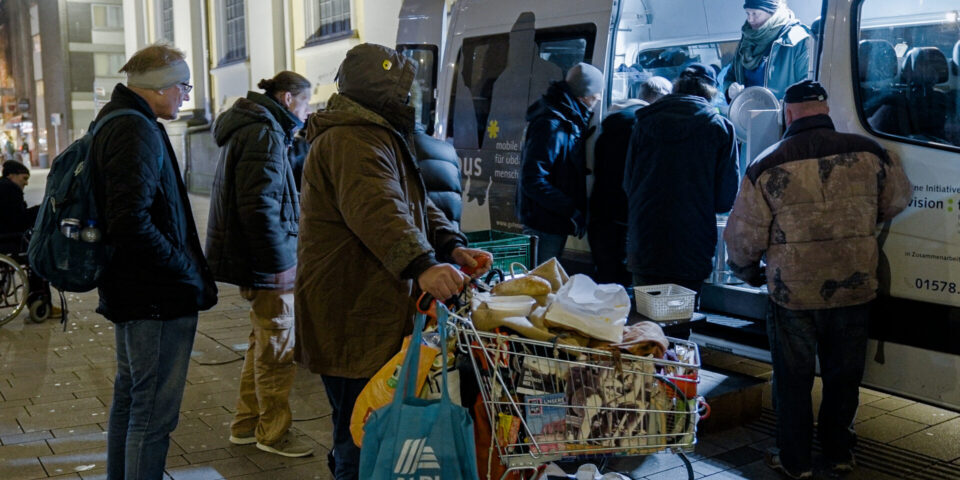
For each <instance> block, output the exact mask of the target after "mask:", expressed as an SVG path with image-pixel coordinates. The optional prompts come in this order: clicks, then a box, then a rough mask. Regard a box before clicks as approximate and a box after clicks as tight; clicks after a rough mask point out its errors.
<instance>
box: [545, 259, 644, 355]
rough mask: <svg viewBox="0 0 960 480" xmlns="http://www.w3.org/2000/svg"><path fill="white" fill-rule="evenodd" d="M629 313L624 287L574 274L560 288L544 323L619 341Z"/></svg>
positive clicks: (608, 340)
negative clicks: (599, 283) (600, 282)
mask: <svg viewBox="0 0 960 480" xmlns="http://www.w3.org/2000/svg"><path fill="white" fill-rule="evenodd" d="M629 314H630V297H628V296H627V291H626V290H624V288H623V286H621V285H618V284H612V283H611V284H601V285H597V284H596V283H595V282H594V281H593V280H592V279H590V277H588V276H586V275H582V274H577V275H574V276H572V277H570V280H569V281H568V282H567V283H565V284H564V285H563V287H561V288H560V290H559V291H558V292H557V296H556V298H555V299H554V300H553V302H552V303H550V306H549V307H548V308H547V314H546V316H545V317H544V318H545V320H546V323H547V326H552V327H560V328H566V329H570V330H576V331H577V332H580V333H582V334H584V335H586V336H588V337H591V338H596V339H598V340H604V341H607V342H614V343H620V342H621V341H623V327H624V326H625V325H626V324H627V315H629Z"/></svg>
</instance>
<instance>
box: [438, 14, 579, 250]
mask: <svg viewBox="0 0 960 480" xmlns="http://www.w3.org/2000/svg"><path fill="white" fill-rule="evenodd" d="M538 25H539V23H538V19H537V17H536V15H535V14H534V13H532V12H523V13H521V14H520V15H519V16H518V17H517V19H516V22H515V23H514V24H513V26H512V28H511V29H510V31H509V33H498V34H492V35H481V36H472V37H469V36H465V37H464V38H463V41H462V46H461V48H460V51H459V52H458V55H457V62H456V66H455V69H454V75H453V77H454V78H453V85H452V88H451V95H450V98H449V106H450V107H449V111H448V116H447V126H446V134H447V136H448V138H449V137H452V138H453V145H454V147H455V148H456V149H457V152H458V155H459V156H460V161H461V167H462V173H463V178H464V211H463V220H462V222H463V228H464V230H466V231H475V230H487V229H495V230H502V231H513V232H519V231H520V229H521V225H520V223H519V221H518V220H517V218H516V214H515V212H514V206H515V204H516V201H515V198H516V189H517V181H518V179H519V174H520V155H521V151H522V149H523V135H524V130H525V128H526V111H527V108H528V107H529V106H530V105H531V104H532V103H534V102H536V101H537V100H538V99H539V98H540V96H541V95H543V94H544V93H545V92H546V90H547V87H548V86H549V85H550V83H551V82H554V81H558V80H561V79H563V77H564V75H565V74H566V72H567V70H568V69H570V68H571V67H572V66H574V65H576V64H577V63H579V62H587V63H593V60H594V58H593V54H594V46H595V44H596V42H597V35H598V32H597V30H598V29H597V26H596V24H594V23H582V24H575V25H564V26H557V27H542V28H538Z"/></svg>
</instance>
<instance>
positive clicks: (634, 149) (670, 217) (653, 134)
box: [623, 95, 738, 280]
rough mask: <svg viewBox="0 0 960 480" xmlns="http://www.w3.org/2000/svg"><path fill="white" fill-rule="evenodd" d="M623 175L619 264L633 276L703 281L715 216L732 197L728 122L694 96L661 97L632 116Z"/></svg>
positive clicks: (732, 142) (733, 145)
mask: <svg viewBox="0 0 960 480" xmlns="http://www.w3.org/2000/svg"><path fill="white" fill-rule="evenodd" d="M636 116H637V123H636V125H635V126H634V127H633V134H632V136H631V137H630V150H629V152H628V153H627V163H626V168H625V169H624V174H623V189H624V191H626V192H627V198H628V206H627V211H628V213H627V215H628V220H627V224H628V233H627V265H628V267H629V269H630V271H631V272H633V273H634V274H641V275H647V276H659V277H669V278H677V279H683V280H703V279H705V278H706V277H707V276H708V275H710V271H711V266H712V264H711V258H713V253H714V249H715V248H716V244H717V222H716V214H718V213H724V212H727V211H729V210H730V208H731V207H732V206H733V201H734V199H735V198H736V196H737V178H738V176H737V157H738V153H737V152H738V150H737V141H736V136H735V135H734V130H733V124H731V123H730V121H729V120H727V119H725V118H723V117H722V116H720V114H719V113H718V112H717V109H716V107H714V106H713V105H711V104H710V103H709V102H707V101H706V100H704V99H703V98H701V97H696V96H690V95H667V96H666V97H663V98H661V99H660V100H657V101H656V102H655V103H653V104H651V105H650V106H648V107H644V108H641V109H640V110H638V111H637V114H636Z"/></svg>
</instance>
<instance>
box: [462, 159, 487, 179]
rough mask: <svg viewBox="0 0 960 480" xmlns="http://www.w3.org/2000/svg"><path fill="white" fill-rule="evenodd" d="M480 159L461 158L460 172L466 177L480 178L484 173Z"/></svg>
mask: <svg viewBox="0 0 960 480" xmlns="http://www.w3.org/2000/svg"><path fill="white" fill-rule="evenodd" d="M482 162H483V159H482V158H480V157H460V171H461V172H463V176H465V177H479V176H480V174H481V173H483V168H482V166H481V165H480V164H481V163H482Z"/></svg>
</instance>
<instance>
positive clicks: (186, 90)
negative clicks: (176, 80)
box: [179, 83, 193, 95]
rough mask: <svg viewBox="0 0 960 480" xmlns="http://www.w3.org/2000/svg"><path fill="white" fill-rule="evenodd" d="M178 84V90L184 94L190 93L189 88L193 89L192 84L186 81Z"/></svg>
mask: <svg viewBox="0 0 960 480" xmlns="http://www.w3.org/2000/svg"><path fill="white" fill-rule="evenodd" d="M179 86H180V91H182V92H183V94H184V95H186V94H188V93H190V90H193V85H190V84H188V83H180V84H179Z"/></svg>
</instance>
